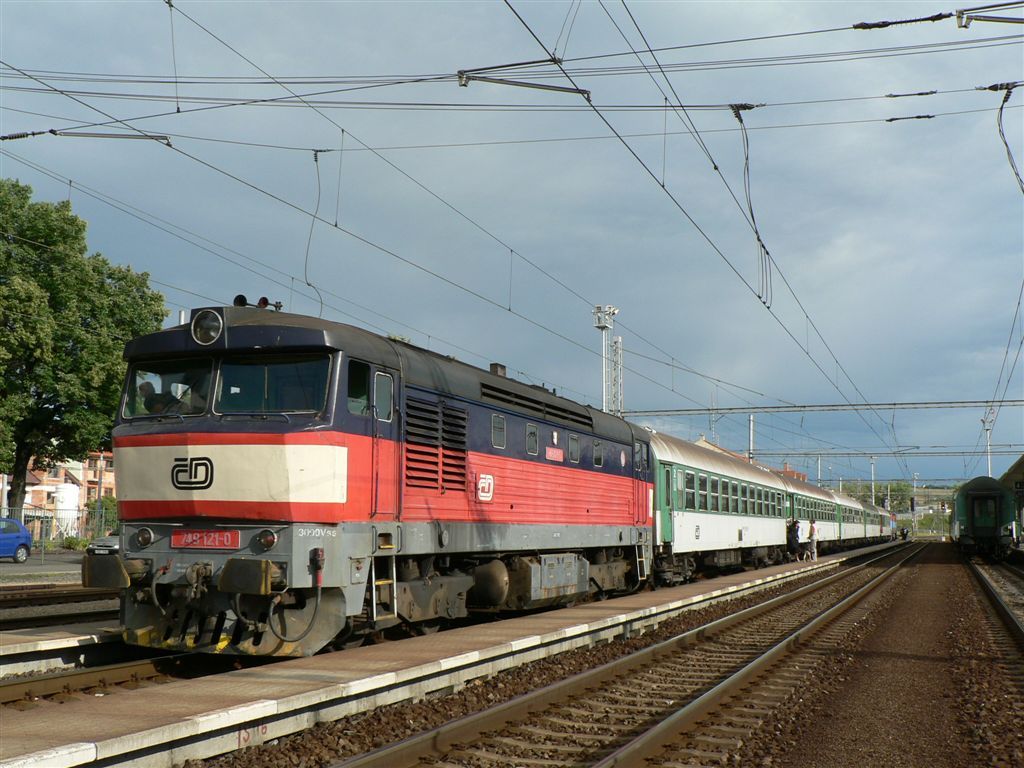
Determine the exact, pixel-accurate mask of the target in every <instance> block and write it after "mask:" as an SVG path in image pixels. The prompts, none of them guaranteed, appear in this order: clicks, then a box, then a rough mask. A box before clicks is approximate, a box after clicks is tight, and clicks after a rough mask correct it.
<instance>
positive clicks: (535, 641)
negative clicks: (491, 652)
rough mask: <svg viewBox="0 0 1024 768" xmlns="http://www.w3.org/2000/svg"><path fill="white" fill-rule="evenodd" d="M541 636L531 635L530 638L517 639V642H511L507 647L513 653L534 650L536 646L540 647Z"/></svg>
mask: <svg viewBox="0 0 1024 768" xmlns="http://www.w3.org/2000/svg"><path fill="white" fill-rule="evenodd" d="M540 642H541V640H540V635H529V636H528V637H517V638H516V639H515V640H511V641H509V642H508V643H506V645H507V646H508V647H509V648H511V649H512V650H513V651H521V650H523V649H524V648H532V647H534V646H536V645H540Z"/></svg>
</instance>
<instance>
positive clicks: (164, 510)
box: [117, 500, 370, 523]
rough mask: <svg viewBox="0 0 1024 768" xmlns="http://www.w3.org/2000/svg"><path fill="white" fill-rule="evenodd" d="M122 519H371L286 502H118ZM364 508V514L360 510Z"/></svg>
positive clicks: (340, 508) (334, 507)
mask: <svg viewBox="0 0 1024 768" xmlns="http://www.w3.org/2000/svg"><path fill="white" fill-rule="evenodd" d="M117 508H118V511H119V512H120V515H121V518H122V519H123V520H151V519H158V518H159V519H165V518H171V517H175V518H197V517H198V518H202V517H211V518H212V517H231V518H237V519H241V520H266V521H278V522H308V523H339V522H342V521H350V520H351V521H366V520H369V519H370V515H369V510H368V509H367V508H366V507H361V508H360V507H354V506H352V505H347V506H346V505H344V504H316V503H309V502H300V503H293V502H287V501H278V502H266V501H215V500H204V501H196V500H193V501H120V500H119V501H118V502H117ZM360 509H362V514H361V515H360V514H359V510H360Z"/></svg>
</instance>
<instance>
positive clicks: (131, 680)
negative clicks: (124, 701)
mask: <svg viewBox="0 0 1024 768" xmlns="http://www.w3.org/2000/svg"><path fill="white" fill-rule="evenodd" d="M277 661H278V660H276V659H252V658H247V659H245V660H239V659H237V658H233V657H232V658H227V657H223V656H210V655H207V654H180V653H179V654H172V655H165V656H156V657H151V658H143V659H136V660H132V661H122V662H119V663H116V664H107V665H104V666H98V667H92V668H86V669H75V670H69V671H63V672H53V673H50V674H44V675H35V676H33V677H24V678H16V679H13V680H5V681H2V682H0V706H3V707H13V708H16V709H31V708H33V707H37V706H45V705H46V704H47V703H60V702H63V701H67V700H68V699H69V698H74V697H76V696H81V695H85V696H96V695H113V694H116V693H117V691H118V689H125V690H131V689H134V688H140V687H142V686H145V685H155V684H160V683H167V682H170V681H172V680H182V679H193V678H197V677H205V676H207V675H216V674H222V673H224V672H227V671H230V670H232V669H238V668H240V667H242V666H246V667H253V666H260V665H262V664H271V663H276V662H277Z"/></svg>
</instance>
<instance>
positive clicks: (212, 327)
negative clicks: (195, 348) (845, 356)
mask: <svg viewBox="0 0 1024 768" xmlns="http://www.w3.org/2000/svg"><path fill="white" fill-rule="evenodd" d="M223 330H224V321H223V320H221V319H220V315H218V314H217V313H216V312H214V311H213V310H212V309H204V310H203V311H202V312H200V313H199V314H197V315H196V316H195V317H193V318H192V338H193V339H195V341H196V343H197V344H202V345H203V346H206V345H207V344H213V342H215V341H216V340H217V339H219V338H220V334H221V331H223Z"/></svg>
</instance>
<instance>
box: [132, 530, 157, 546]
mask: <svg viewBox="0 0 1024 768" xmlns="http://www.w3.org/2000/svg"><path fill="white" fill-rule="evenodd" d="M135 541H136V542H137V543H138V545H139V546H140V547H148V546H149V545H150V544H152V543H153V531H152V530H151V529H149V528H139V530H138V531H136V532H135Z"/></svg>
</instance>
